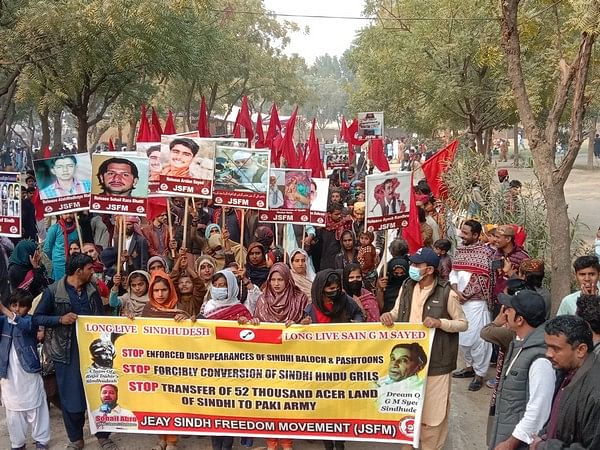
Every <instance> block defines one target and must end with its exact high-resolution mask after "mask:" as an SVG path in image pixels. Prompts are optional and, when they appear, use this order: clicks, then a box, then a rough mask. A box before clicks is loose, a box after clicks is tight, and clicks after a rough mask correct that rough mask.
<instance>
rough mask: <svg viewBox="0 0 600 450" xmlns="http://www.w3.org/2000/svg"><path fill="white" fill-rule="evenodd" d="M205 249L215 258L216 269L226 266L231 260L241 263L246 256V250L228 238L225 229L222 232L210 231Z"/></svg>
mask: <svg viewBox="0 0 600 450" xmlns="http://www.w3.org/2000/svg"><path fill="white" fill-rule="evenodd" d="M213 225H214V224H213ZM209 226H210V225H209ZM213 229H214V227H213ZM205 250H206V253H207V254H208V255H210V256H212V257H213V258H214V259H215V261H216V263H217V269H219V270H222V269H224V268H225V267H227V265H228V264H229V263H230V262H232V261H235V262H237V263H238V264H240V265H241V264H243V262H244V259H245V258H246V250H245V249H244V247H242V246H241V245H240V244H238V243H236V242H234V241H232V240H231V239H229V233H228V232H227V230H225V231H224V232H223V234H219V233H212V234H211V235H210V237H209V238H208V246H207V247H206V249H205Z"/></svg>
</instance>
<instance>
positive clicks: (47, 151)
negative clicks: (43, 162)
mask: <svg viewBox="0 0 600 450" xmlns="http://www.w3.org/2000/svg"><path fill="white" fill-rule="evenodd" d="M42 156H43V157H44V158H52V152H51V151H50V146H49V145H46V146H45V147H44V150H43V151H42Z"/></svg>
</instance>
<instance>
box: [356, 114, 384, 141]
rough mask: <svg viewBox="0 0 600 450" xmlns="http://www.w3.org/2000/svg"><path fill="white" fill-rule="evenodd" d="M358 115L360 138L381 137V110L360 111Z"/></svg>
mask: <svg viewBox="0 0 600 450" xmlns="http://www.w3.org/2000/svg"><path fill="white" fill-rule="evenodd" d="M357 117H358V137H359V138H360V139H374V138H382V137H384V136H383V132H384V130H383V112H373V111H370V112H361V113H358V114H357Z"/></svg>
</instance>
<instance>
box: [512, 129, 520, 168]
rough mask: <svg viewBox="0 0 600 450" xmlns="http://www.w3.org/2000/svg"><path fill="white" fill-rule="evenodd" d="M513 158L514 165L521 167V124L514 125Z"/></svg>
mask: <svg viewBox="0 0 600 450" xmlns="http://www.w3.org/2000/svg"><path fill="white" fill-rule="evenodd" d="M513 160H514V166H515V167H519V124H515V126H514V127H513Z"/></svg>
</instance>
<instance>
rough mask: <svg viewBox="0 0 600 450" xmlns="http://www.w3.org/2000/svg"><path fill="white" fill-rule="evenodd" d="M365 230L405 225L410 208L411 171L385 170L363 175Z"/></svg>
mask: <svg viewBox="0 0 600 450" xmlns="http://www.w3.org/2000/svg"><path fill="white" fill-rule="evenodd" d="M365 181H366V183H365V191H366V192H365V200H366V220H367V230H369V231H380V230H389V229H394V228H401V227H406V226H407V225H408V212H409V208H410V190H411V188H412V185H411V172H386V173H378V174H374V175H367V176H366V177H365Z"/></svg>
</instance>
